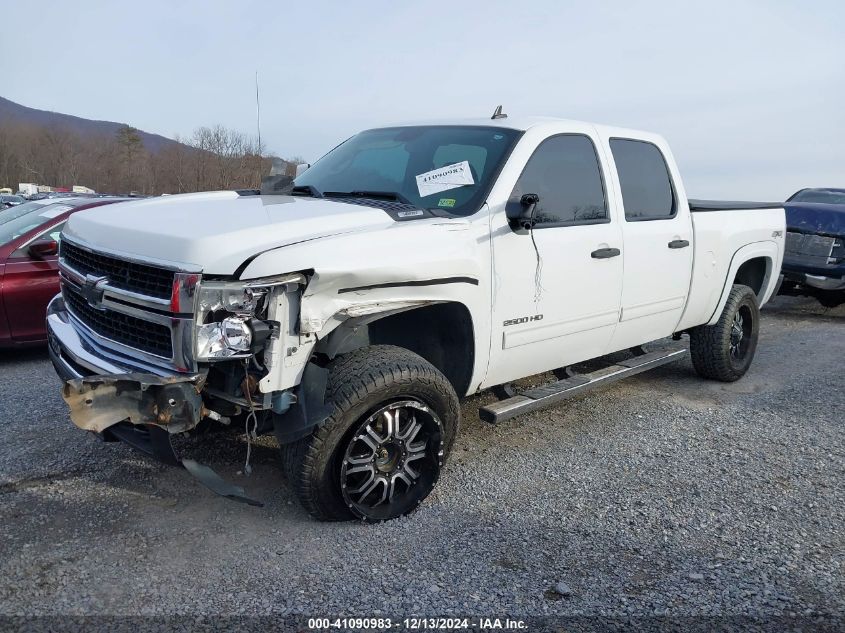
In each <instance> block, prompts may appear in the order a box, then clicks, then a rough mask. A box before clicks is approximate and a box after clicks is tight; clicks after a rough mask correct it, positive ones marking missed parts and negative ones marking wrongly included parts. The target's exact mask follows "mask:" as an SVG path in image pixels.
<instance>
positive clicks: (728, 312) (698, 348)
mask: <svg viewBox="0 0 845 633" xmlns="http://www.w3.org/2000/svg"><path fill="white" fill-rule="evenodd" d="M759 331H760V308H759V307H758V306H757V295H756V294H755V293H754V291H753V290H752V289H751V288H749V287H748V286H743V285H741V284H735V285H734V286H733V288H731V292H730V294H729V295H728V300H727V302H726V303H725V307H724V309H723V310H722V314H721V316H720V317H719V320H718V321H717V322H716V323H715V324H713V325H700V326H698V327H696V328H693V329H692V330H690V354H691V356H692V364H693V366H694V367H695V371H697V372H698V374H699V375H700V376H703V377H704V378H710V379H711V380H721V381H722V382H733V381H735V380H739V379H740V378H742V376H743V375H745V372H747V371H748V368H749V367H750V366H751V361H752V360H753V359H754V353H755V352H756V351H757V338H758V335H759Z"/></svg>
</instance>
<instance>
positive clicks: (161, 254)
mask: <svg viewBox="0 0 845 633" xmlns="http://www.w3.org/2000/svg"><path fill="white" fill-rule="evenodd" d="M392 224H394V221H393V220H392V219H391V218H390V216H389V215H387V213H385V212H384V211H382V210H380V209H376V208H372V207H367V206H362V205H359V204H348V203H345V202H339V201H334V200H323V199H316V198H304V197H291V196H278V195H272V196H255V195H246V196H241V195H239V194H238V193H236V192H234V191H219V192H213V193H195V194H180V195H174V196H163V197H158V198H148V199H145V200H133V201H131V202H123V203H117V204H110V205H107V206H105V207H98V208H96V209H90V210H86V211H80V212H78V213H75V214H74V215H72V216H71V218H70V220H69V221H68V223H67V225H66V227H65V229H64V233H65V234H66V235H68V236H69V237H70V238H71V239H73V238H76V239H78V240H80V241H82V242H84V243H86V244H89V245H90V246H91V247H92V248H95V249H96V248H98V247H99V248H102V249H103V250H104V251H111V252H114V253H121V254H126V255H134V256H138V257H141V258H149V259H154V260H160V261H165V262H173V263H178V264H183V265H185V266H186V267H188V268H199V269H201V270H202V271H203V272H205V273H206V274H214V275H231V274H232V273H234V272H235V270H236V269H237V268H238V267H239V266H240V265H241V264H243V263H244V262H245V261H246V260H247V259H248V258H250V257H253V256H254V255H256V254H258V253H261V252H263V251H266V250H269V249H273V248H278V247H281V246H287V245H290V244H296V243H300V242H305V241H308V240H315V239H319V238H322V237H327V236H330V235H338V234H343V233H354V232H359V231H365V230H371V229H375V228H384V227H387V226H390V225H392Z"/></svg>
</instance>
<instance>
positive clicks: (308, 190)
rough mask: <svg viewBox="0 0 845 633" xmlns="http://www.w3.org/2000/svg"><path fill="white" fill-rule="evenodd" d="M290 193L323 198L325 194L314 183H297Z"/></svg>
mask: <svg viewBox="0 0 845 633" xmlns="http://www.w3.org/2000/svg"><path fill="white" fill-rule="evenodd" d="M290 195H292V196H310V197H312V198H322V197H323V194H321V193H320V192H319V191H318V190H317V188H316V187H314V186H312V185H297V186H296V187H294V188H293V189H291V190H290Z"/></svg>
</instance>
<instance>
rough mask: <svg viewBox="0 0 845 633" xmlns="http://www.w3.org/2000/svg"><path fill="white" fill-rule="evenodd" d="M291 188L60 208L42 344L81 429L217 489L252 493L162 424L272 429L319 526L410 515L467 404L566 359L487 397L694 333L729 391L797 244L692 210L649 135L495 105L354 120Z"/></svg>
mask: <svg viewBox="0 0 845 633" xmlns="http://www.w3.org/2000/svg"><path fill="white" fill-rule="evenodd" d="M279 178H280V180H279V181H278V182H274V181H272V180H270V181H268V182H266V183H265V185H264V186H263V189H262V191H263V192H264V193H261V192H260V191H239V192H234V191H228V192H212V193H200V194H188V195H174V196H168V197H160V198H151V199H147V200H141V201H137V202H134V203H133V204H134V207H133V213H124V212H123V210H122V209H121V208H120V207H121V206H122V205H113V206H111V207H109V208H104V209H93V210H90V211H87V212H85V213H80V214H76V215H74V216H72V217H71V218H70V220H69V221H68V223H67V225H66V227H65V229H64V232H63V235H64V238H63V240H62V246H61V256H60V268H61V271H62V294H61V295H60V296H57V297H56V298H55V299H54V300H53V301H52V302H51V304H50V306H49V308H48V317H47V320H48V329H49V335H50V341H51V343H50V354H51V358H52V360H53V363H54V365H55V367H56V371H57V372H58V373H59V375H60V376H61V377H62V378H63V379H64V380H65V381H66V382H65V384H64V388H63V396H64V398H65V400H66V402H67V403H68V405H69V407H70V411H71V418H72V420H73V422H74V423H75V424H76V425H77V426H78V427H80V428H82V429H85V430H88V431H94V432H96V433H99V434H101V435H103V436H104V437H105V438H108V439H115V438H117V439H122V440H124V441H127V442H130V443H132V444H134V445H135V446H138V447H140V448H144V449H145V450H147V451H149V452H151V453H153V454H154V455H156V456H159V457H161V458H162V459H164V460H165V461H167V462H169V463H172V464H182V465H184V466H185V467H186V468H188V470H189V471H190V472H192V473H193V474H195V475H196V476H197V477H198V478H200V480H201V481H203V483H205V484H206V485H207V486H208V487H209V488H211V489H212V490H215V491H216V492H218V493H220V494H224V495H226V496H230V497H235V498H239V499H241V500H245V501H250V499H249V498H248V497H247V496H245V495H244V491H243V490H242V489H239V488H238V487H236V486H233V485H231V484H227V483H226V482H225V481H222V480H221V479H220V478H219V477H216V476H214V475H213V473H211V471H210V469H208V468H207V467H203V466H202V465H200V464H197V463H196V462H194V461H192V460H189V459H181V460H180V457H179V455H177V453H176V452H175V451H174V449H173V447H172V445H171V442H170V438H171V435H175V434H181V433H185V432H187V431H190V430H192V429H195V428H197V429H198V430H200V429H201V428H203V427H208V426H213V425H218V424H220V423H223V426H221V427H220V428H224V426H225V425H228V428H240V429H243V428H244V424H247V425H248V429H249V434H250V436H251V435H252V434H253V433H254V432H257V433H269V432H275V435H276V438H277V439H278V441H279V443H280V445H281V447H282V460H283V466H284V468H285V470H286V471H287V474H288V478H289V481H291V482H292V484H293V487H294V489H295V491H296V493H297V495H298V496H299V498H300V500H301V501H302V503H303V504H304V506H305V507H306V508H307V509H308V511H309V512H310V513H311V514H312V515H313V516H315V517H318V518H320V519H348V518H352V517H359V518H362V519H364V520H368V521H382V520H386V519H392V518H394V517H398V516H400V515H403V514H406V513H408V512H410V511H412V510H413V509H414V508H416V507H417V506H418V505H419V504H420V503H421V502H422V501H423V499H425V498H426V496H427V495H428V494H429V493H430V492H431V490H432V488H433V487H434V485H435V483H436V482H437V480H438V477H439V476H440V469H441V466H442V464H443V461H444V459H445V458H446V456H447V455H448V453H449V450H450V448H451V447H452V443H453V441H454V439H455V436H456V434H457V432H458V426H459V422H460V418H461V411H460V407H459V400H458V398H459V397H460V396H466V395H470V394H474V393H476V392H478V391H480V390H483V389H487V388H490V387H494V386H497V385H502V384H506V383H509V382H512V381H515V380H517V379H519V378H523V377H526V376H530V375H533V374H540V373H543V372H547V371H549V370H556V371H557V373H558V374H559V376H560V377H561V378H560V380H559V381H558V382H555V383H551V384H548V385H545V386H544V387H542V388H537V389H532V390H529V391H526V392H524V393H519V394H517V395H514V396H512V397H509V398H506V399H504V400H502V401H500V402H497V403H495V404H489V405H486V406H485V407H483V408H482V409H481V411H480V415H481V417H482V419H483V420H486V421H489V422H502V421H504V420H506V419H509V418H511V417H513V416H515V415H518V414H521V413H525V412H528V411H534V410H537V409H539V408H542V407H545V406H550V405H552V404H555V403H558V402H560V401H561V400H563V399H564V398H566V397H568V396H571V395H573V394H576V393H581V392H583V391H584V390H585V389H587V388H590V387H595V386H599V385H604V384H607V383H608V382H611V381H613V380H618V379H620V378H623V377H626V376H630V375H633V374H636V373H638V372H641V371H644V370H646V369H649V368H652V367H656V366H659V365H662V364H666V363H668V362H671V361H674V360H676V359H678V358H680V357H681V356H683V355H684V354H685V353H686V350H685V349H684V348H683V347H680V346H678V345H677V344H676V345H675V346H674V347H673V346H669V347H666V346H665V345H662V344H661V346H660V347H659V348H658V349H656V350H651V351H646V350H644V349H643V348H642V347H641V345H643V344H646V343H649V342H653V341H657V340H658V339H664V337H671V336H675V337H676V338H680V337H681V335H682V334H688V335H689V336H690V349H691V352H692V361H693V364H694V366H695V369H696V370H697V371H698V373H699V374H700V375H701V376H703V377H705V378H710V379H715V380H722V381H733V380H737V379H738V378H740V377H741V376H742V375H743V374H745V372H746V371H747V370H748V368H749V366H750V364H751V361H752V358H753V357H754V353H755V349H756V347H757V340H758V331H759V327H760V322H759V307H760V306H761V305H763V304H764V303H766V301H768V299H769V297H770V296H771V295H772V293H773V291H774V289H775V286H776V283H777V279H778V273H779V271H780V267H781V260H782V257H783V241H784V237H783V234H784V230H785V222H784V212H783V208H782V207H781V206H779V205H778V204H774V205H772V204H766V203H745V204H740V203H719V202H703V201H689V200H688V199H687V197H686V193H685V191H684V185H683V181H682V180H681V176H680V174H679V173H678V168H677V166H676V164H675V161H674V159H673V157H672V153H671V151H670V149H669V146H668V145H667V143H666V141H665V140H664V139H663V138H662V137H660V136H658V135H655V134H650V133H647V132H638V131H633V130H626V129H618V128H611V127H604V126H597V125H593V124H589V123H580V122H573V121H564V120H555V119H523V120H519V119H517V120H514V119H507V118H504V117H503V116H502V115H501V114H500V113H497V114H495V115H494V117H493V118H492V119H485V120H477V121H470V122H468V121H455V122H448V123H444V124H440V125H430V124H429V125H408V126H398V127H389V128H382V129H373V130H368V131H365V132H361V133H360V134H358V135H356V136H354V137H352V138H351V139H349V140H347V141H346V142H344V143H342V144H340V145H339V146H338V147H336V148H335V149H334V150H332V151H331V152H329V153H328V154H327V155H326V156H324V157H323V158H322V159H321V160H319V161H318V162H317V163H316V164H314V165H313V166H312V167H311V168H310V169H307V170H306V171H304V173H301V174H300V175H299V176H297V177H296V178H295V180H293V181H291V177H290V176H289V175H288V176H281V177H279ZM620 350H630V354H629V355H628V356H630V358H627V359H625V360H619V361H618V362H617V363H615V364H606V366H605V367H604V368H602V369H598V370H596V371H592V372H591V373H587V374H577V375H572V371H571V369H570V368H569V367H570V366H572V365H573V364H575V363H579V362H581V361H585V360H589V359H596V358H599V357H603V356H605V355H607V354H610V353H611V352H617V351H620ZM233 418H234V419H236V420H238V424H229V423H230V421H231V419H233ZM503 476H507V473H503Z"/></svg>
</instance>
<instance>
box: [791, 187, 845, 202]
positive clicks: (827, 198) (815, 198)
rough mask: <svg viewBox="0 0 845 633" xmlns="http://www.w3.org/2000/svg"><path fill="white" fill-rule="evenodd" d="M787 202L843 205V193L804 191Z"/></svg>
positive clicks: (818, 190)
mask: <svg viewBox="0 0 845 633" xmlns="http://www.w3.org/2000/svg"><path fill="white" fill-rule="evenodd" d="M789 202H821V203H823V204H845V191H831V190H828V189H804V191H799V192H798V193H796V194H795V195H794V196H792V197H791V198H790V199H789Z"/></svg>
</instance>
